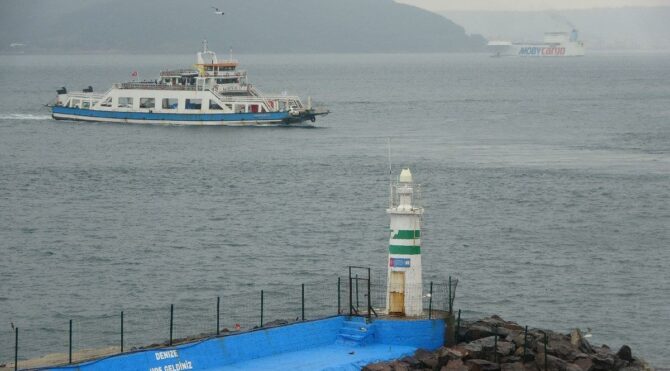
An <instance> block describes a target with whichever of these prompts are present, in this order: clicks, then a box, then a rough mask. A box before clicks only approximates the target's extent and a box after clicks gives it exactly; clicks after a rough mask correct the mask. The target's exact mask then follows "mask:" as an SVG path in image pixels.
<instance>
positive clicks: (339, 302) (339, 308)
mask: <svg viewBox="0 0 670 371" xmlns="http://www.w3.org/2000/svg"><path fill="white" fill-rule="evenodd" d="M341 282H342V279H341V278H340V277H337V315H338V316H339V315H340V314H342V310H341V308H342V303H341V300H342V299H341V298H340V286H341V285H342V283H341Z"/></svg>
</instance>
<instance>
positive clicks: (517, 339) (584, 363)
mask: <svg viewBox="0 0 670 371" xmlns="http://www.w3.org/2000/svg"><path fill="white" fill-rule="evenodd" d="M456 335H457V336H456V341H452V343H454V344H449V345H446V346H443V347H441V348H439V349H438V350H436V351H434V352H429V351H427V350H423V349H419V350H417V351H416V352H415V353H414V356H411V357H405V358H402V359H399V360H395V361H389V362H380V363H374V364H369V365H367V366H365V367H364V368H363V370H364V371H401V370H403V371H404V370H434V371H545V370H546V371H605V370H614V371H643V370H644V371H647V370H653V368H652V367H651V366H650V365H649V364H647V363H646V362H645V361H644V360H642V359H641V358H639V357H637V356H634V354H633V351H632V349H631V348H630V347H629V346H627V345H624V346H622V347H621V348H620V349H619V350H618V351H614V350H613V349H610V348H609V347H608V346H607V345H601V346H593V345H591V344H590V343H589V342H588V340H587V339H586V338H585V337H584V336H583V335H582V333H581V331H580V330H579V329H574V330H572V331H571V332H570V334H560V333H557V332H554V331H550V330H542V329H527V328H525V327H522V326H520V325H519V324H517V323H515V322H509V321H505V320H504V319H502V318H500V317H499V316H495V315H494V316H491V317H489V318H484V319H481V320H477V321H472V322H464V323H462V324H461V326H460V328H459V329H458V334H456Z"/></svg>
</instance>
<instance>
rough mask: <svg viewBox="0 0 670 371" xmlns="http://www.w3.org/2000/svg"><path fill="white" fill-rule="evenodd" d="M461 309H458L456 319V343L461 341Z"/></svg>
mask: <svg viewBox="0 0 670 371" xmlns="http://www.w3.org/2000/svg"><path fill="white" fill-rule="evenodd" d="M460 334H461V310H460V309H459V310H458V320H457V321H456V344H458V343H460V342H461V335H460Z"/></svg>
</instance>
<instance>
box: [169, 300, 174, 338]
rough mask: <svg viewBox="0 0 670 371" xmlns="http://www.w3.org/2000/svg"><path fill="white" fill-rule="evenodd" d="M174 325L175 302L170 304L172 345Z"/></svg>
mask: <svg viewBox="0 0 670 371" xmlns="http://www.w3.org/2000/svg"><path fill="white" fill-rule="evenodd" d="M173 326H174V304H170V345H172V328H173Z"/></svg>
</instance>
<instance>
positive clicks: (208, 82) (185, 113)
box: [49, 41, 329, 126]
mask: <svg viewBox="0 0 670 371" xmlns="http://www.w3.org/2000/svg"><path fill="white" fill-rule="evenodd" d="M237 66H238V61H236V60H234V59H232V56H231V58H230V59H225V60H219V59H218V58H217V56H216V53H214V52H213V51H211V50H208V49H207V41H204V42H203V50H202V51H201V52H198V53H197V62H196V64H195V65H194V67H195V68H188V69H175V70H167V71H161V73H160V78H159V79H157V80H152V81H134V80H133V81H129V82H123V83H117V84H114V85H113V86H112V87H111V88H110V89H109V90H108V91H107V92H105V93H94V92H93V88H92V87H90V86H89V87H88V88H86V89H84V90H83V91H81V92H68V91H67V89H66V88H65V87H63V88H61V89H58V92H57V93H58V95H57V97H56V100H55V103H54V104H52V105H49V106H50V107H51V113H52V117H53V118H54V119H56V120H77V121H94V122H118V123H128V124H173V125H213V126H313V123H314V122H315V121H316V117H317V116H320V115H326V114H328V113H329V111H328V110H326V109H323V108H314V107H312V102H311V98H308V99H307V104H303V103H302V101H301V100H300V97H298V96H290V95H286V94H280V95H267V94H263V93H261V92H260V91H259V90H258V89H256V88H255V87H254V86H253V85H252V84H250V83H248V82H247V73H246V71H243V70H238V69H237ZM132 76H133V77H136V76H137V73H136V72H133V74H132Z"/></svg>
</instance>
